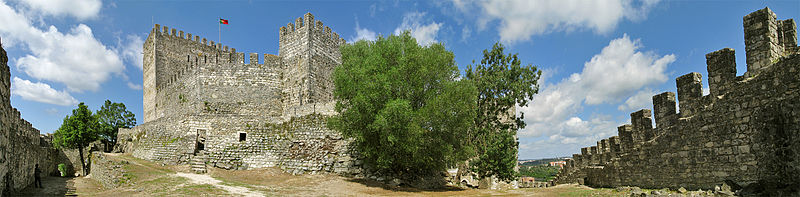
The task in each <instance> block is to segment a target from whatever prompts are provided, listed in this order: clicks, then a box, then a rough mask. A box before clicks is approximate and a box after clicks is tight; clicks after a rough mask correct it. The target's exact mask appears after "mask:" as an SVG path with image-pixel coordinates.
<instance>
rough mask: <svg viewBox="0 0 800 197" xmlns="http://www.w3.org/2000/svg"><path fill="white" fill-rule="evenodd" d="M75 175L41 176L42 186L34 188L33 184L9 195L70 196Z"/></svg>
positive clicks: (72, 191)
mask: <svg viewBox="0 0 800 197" xmlns="http://www.w3.org/2000/svg"><path fill="white" fill-rule="evenodd" d="M75 179H76V177H55V176H47V177H42V187H43V188H35V187H34V186H33V184H31V185H30V186H28V187H27V188H25V189H23V190H22V191H19V192H17V193H12V195H11V196H72V195H74V194H75V182H74V181H75Z"/></svg>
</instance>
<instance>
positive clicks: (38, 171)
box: [33, 163, 43, 188]
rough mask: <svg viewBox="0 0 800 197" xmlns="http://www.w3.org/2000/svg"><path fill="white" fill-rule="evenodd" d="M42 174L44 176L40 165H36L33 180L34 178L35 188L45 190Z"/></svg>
mask: <svg viewBox="0 0 800 197" xmlns="http://www.w3.org/2000/svg"><path fill="white" fill-rule="evenodd" d="M41 174H42V170H41V169H39V164H38V163H37V164H36V168H34V169H33V178H34V182H33V186H34V187H37V188H43V187H42V176H41Z"/></svg>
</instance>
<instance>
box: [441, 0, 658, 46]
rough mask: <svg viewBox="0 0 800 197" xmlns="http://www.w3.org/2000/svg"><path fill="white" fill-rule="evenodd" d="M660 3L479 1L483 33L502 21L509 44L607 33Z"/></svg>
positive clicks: (462, 7)
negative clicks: (559, 35)
mask: <svg viewBox="0 0 800 197" xmlns="http://www.w3.org/2000/svg"><path fill="white" fill-rule="evenodd" d="M659 1H660V0H644V1H633V0H600V1H582V0H540V1H529V0H488V1H475V2H472V3H475V4H477V5H475V6H476V7H479V8H480V9H479V11H480V12H482V16H481V17H478V20H477V22H478V27H479V29H481V30H482V29H486V27H487V25H488V24H489V23H490V22H492V21H495V20H499V21H500V22H499V23H500V25H499V27H497V29H498V31H499V35H500V40H501V41H502V42H505V43H513V42H517V41H527V40H530V38H531V36H533V35H541V34H545V33H549V32H554V31H555V32H557V31H566V32H568V31H574V30H592V31H594V32H596V33H600V34H602V33H607V32H610V31H611V30H613V29H615V28H616V26H617V24H618V23H619V22H620V21H621V20H622V19H628V20H631V21H640V20H643V19H644V18H645V17H646V16H647V12H648V11H649V10H650V9H651V8H652V7H654V6H655V4H657V3H658V2H659ZM453 5H454V6H455V7H456V8H457V9H459V10H461V11H462V12H464V14H465V15H474V14H475V13H472V12H474V10H473V9H470V8H472V7H473V6H471V5H469V4H467V3H466V2H463V1H460V0H454V1H453Z"/></svg>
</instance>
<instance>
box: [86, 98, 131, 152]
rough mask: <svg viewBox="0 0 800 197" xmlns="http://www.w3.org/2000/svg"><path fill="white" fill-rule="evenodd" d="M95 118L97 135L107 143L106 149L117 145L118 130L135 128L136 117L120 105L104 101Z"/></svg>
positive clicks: (123, 105)
mask: <svg viewBox="0 0 800 197" xmlns="http://www.w3.org/2000/svg"><path fill="white" fill-rule="evenodd" d="M96 116H97V120H98V123H99V128H98V134H99V135H100V137H101V138H102V139H103V140H104V141H106V142H107V145H108V147H114V145H116V144H117V131H119V129H120V128H131V127H133V126H136V116H135V115H134V114H133V112H131V111H128V110H127V109H126V108H125V104H122V103H112V102H111V101H109V100H106V102H105V103H103V106H101V107H100V110H97V114H96Z"/></svg>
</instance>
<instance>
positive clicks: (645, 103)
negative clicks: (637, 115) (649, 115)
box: [617, 89, 656, 112]
mask: <svg viewBox="0 0 800 197" xmlns="http://www.w3.org/2000/svg"><path fill="white" fill-rule="evenodd" d="M655 94H656V93H655V92H654V91H653V90H650V89H644V90H641V91H639V92H637V93H636V94H634V95H633V96H631V97H629V98H628V99H627V100H625V103H622V105H619V106H618V107H617V109H619V110H620V111H623V112H633V111H635V110H639V109H644V108H650V109H652V108H653V95H655Z"/></svg>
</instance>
